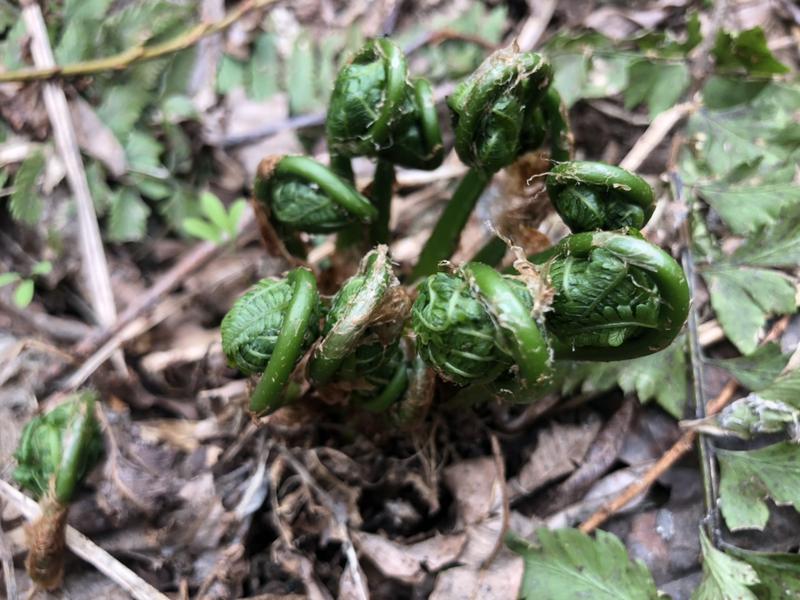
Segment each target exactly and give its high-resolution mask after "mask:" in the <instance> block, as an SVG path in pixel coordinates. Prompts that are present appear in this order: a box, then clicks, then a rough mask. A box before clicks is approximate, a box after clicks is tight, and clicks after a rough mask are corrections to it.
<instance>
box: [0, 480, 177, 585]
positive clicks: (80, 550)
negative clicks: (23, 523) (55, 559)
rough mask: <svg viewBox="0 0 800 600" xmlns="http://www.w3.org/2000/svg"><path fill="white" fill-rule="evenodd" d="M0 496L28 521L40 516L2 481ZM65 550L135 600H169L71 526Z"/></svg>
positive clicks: (32, 503)
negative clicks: (83, 561) (91, 566)
mask: <svg viewBox="0 0 800 600" xmlns="http://www.w3.org/2000/svg"><path fill="white" fill-rule="evenodd" d="M0 496H2V497H3V498H5V500H6V501H7V502H8V503H9V504H11V505H13V506H14V508H16V509H17V510H18V511H19V512H21V513H22V515H23V516H24V517H25V518H26V519H27V520H28V521H34V520H36V519H38V518H39V516H40V515H41V510H40V509H39V505H38V504H37V503H36V502H35V501H34V500H32V499H31V498H28V497H27V496H26V495H25V494H23V493H22V492H20V491H19V490H17V489H16V488H15V487H13V486H11V485H9V484H8V483H7V482H5V481H3V480H0ZM67 547H68V548H69V549H70V550H72V552H73V553H75V554H76V555H77V556H79V557H80V558H82V559H83V560H85V561H86V562H88V563H90V564H91V565H93V566H94V567H95V568H96V569H97V570H98V571H100V572H101V573H103V574H104V575H105V576H106V577H108V578H109V579H111V580H112V581H114V582H115V583H116V584H117V585H119V586H120V587H121V588H122V589H124V590H125V591H126V592H128V593H129V594H130V595H131V596H133V597H134V598H136V599H137V600H168V598H167V596H165V595H164V594H162V593H161V592H159V591H158V590H157V589H155V588H154V587H152V586H151V585H150V584H149V583H147V582H146V581H145V580H144V579H142V578H141V577H139V576H138V575H137V574H136V573H134V572H133V571H131V570H130V569H129V568H128V567H126V566H125V565H123V564H122V563H121V562H119V561H118V560H117V559H116V558H114V557H113V556H111V555H110V554H109V553H108V552H106V551H105V550H103V549H102V548H100V546H98V545H96V544H95V543H94V542H92V540H90V539H89V538H87V537H86V536H85V535H83V534H82V533H81V532H79V531H77V530H76V529H73V528H72V527H70V526H67Z"/></svg>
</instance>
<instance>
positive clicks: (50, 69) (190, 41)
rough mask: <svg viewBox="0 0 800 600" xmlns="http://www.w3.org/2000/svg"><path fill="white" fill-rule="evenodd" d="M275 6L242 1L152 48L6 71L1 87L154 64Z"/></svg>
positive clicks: (266, 1)
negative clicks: (216, 18)
mask: <svg viewBox="0 0 800 600" xmlns="http://www.w3.org/2000/svg"><path fill="white" fill-rule="evenodd" d="M275 2H277V0H245V1H244V2H242V3H241V4H239V6H237V7H236V8H234V9H233V10H231V11H230V12H229V13H228V14H227V15H225V17H224V18H223V19H220V20H219V21H215V22H213V23H200V24H198V25H196V26H195V27H193V28H192V29H190V30H189V31H186V32H185V33H182V34H180V35H178V36H176V37H174V38H172V39H171V40H167V41H166V42H162V43H160V44H153V45H152V46H145V45H143V44H140V45H138V46H134V47H133V48H128V49H127V50H124V51H123V52H120V53H119V54H115V55H113V56H106V57H104V58H95V59H92V60H88V61H85V62H79V63H74V64H71V65H64V66H58V65H56V64H55V62H54V61H51V64H46V65H39V64H37V65H36V66H37V68H35V69H20V70H18V71H6V72H5V73H0V83H2V82H6V81H36V80H40V79H52V78H53V77H75V76H80V75H94V74H95V73H101V72H103V71H119V70H122V69H126V68H127V67H130V66H131V65H132V64H134V63H137V62H142V61H146V60H153V59H156V58H161V57H162V56H166V55H168V54H173V53H175V52H180V51H181V50H185V49H186V48H189V47H191V46H193V45H194V44H196V43H197V42H199V41H200V40H201V39H203V38H204V37H208V36H210V35H214V34H215V33H219V32H220V31H223V30H225V29H227V28H228V27H230V26H231V25H233V24H234V23H235V22H236V21H238V20H239V19H241V18H242V17H243V16H244V15H246V14H247V13H249V12H250V11H252V10H255V9H258V8H263V7H265V6H267V5H269V4H274V3H275ZM34 62H35V61H34Z"/></svg>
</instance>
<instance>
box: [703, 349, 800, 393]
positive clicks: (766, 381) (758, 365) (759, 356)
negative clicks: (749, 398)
mask: <svg viewBox="0 0 800 600" xmlns="http://www.w3.org/2000/svg"><path fill="white" fill-rule="evenodd" d="M709 362H711V363H712V364H714V365H717V366H718V367H722V368H723V369H725V370H726V371H728V372H729V373H730V374H731V375H733V376H734V377H735V378H736V379H737V381H739V383H741V384H742V385H743V386H745V387H746V388H747V389H750V390H753V391H754V392H757V391H759V390H763V389H765V388H767V387H769V385H770V384H771V383H772V382H773V381H775V379H776V378H777V377H778V375H780V374H781V371H783V369H784V367H786V363H788V362H789V356H788V355H786V354H783V353H782V352H781V347H780V346H779V345H778V344H776V343H774V342H770V343H768V344H764V345H763V346H760V347H759V348H758V349H757V350H756V351H755V352H753V353H752V354H748V355H747V356H740V357H738V358H727V359H716V360H714V359H712V360H710V361H709Z"/></svg>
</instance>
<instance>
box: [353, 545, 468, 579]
mask: <svg viewBox="0 0 800 600" xmlns="http://www.w3.org/2000/svg"><path fill="white" fill-rule="evenodd" d="M353 541H354V542H355V544H356V547H357V548H358V550H359V553H360V554H361V555H362V556H366V557H367V558H369V559H370V560H371V561H372V563H373V564H374V565H375V567H377V569H378V570H379V571H380V572H381V573H383V574H384V575H385V576H386V577H391V578H392V579H397V580H399V581H402V582H404V583H408V584H411V585H413V584H419V583H422V581H423V580H424V578H425V574H426V572H435V571H437V570H439V569H441V568H442V567H444V566H445V565H446V564H447V563H450V562H453V561H455V560H456V558H458V556H459V555H460V554H461V551H462V550H463V548H464V545H465V544H466V542H467V535H466V534H464V533H460V534H454V535H436V536H434V537H432V538H428V539H427V540H423V541H421V542H417V543H415V544H400V543H398V542H395V541H392V540H390V539H387V538H386V537H384V536H382V535H376V534H374V533H366V532H354V533H353Z"/></svg>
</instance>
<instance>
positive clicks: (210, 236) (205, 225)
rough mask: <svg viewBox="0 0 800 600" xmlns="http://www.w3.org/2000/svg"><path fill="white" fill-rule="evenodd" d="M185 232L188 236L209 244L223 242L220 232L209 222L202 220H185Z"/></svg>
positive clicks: (191, 218)
mask: <svg viewBox="0 0 800 600" xmlns="http://www.w3.org/2000/svg"><path fill="white" fill-rule="evenodd" d="M183 230H184V231H185V232H186V233H187V234H188V235H191V236H193V237H196V238H199V239H201V240H206V241H208V242H214V243H215V244H219V243H220V242H221V241H222V235H221V234H220V230H219V229H218V228H217V227H214V226H213V225H212V224H211V223H209V222H208V221H204V220H202V219H196V218H194V217H188V218H186V219H184V220H183Z"/></svg>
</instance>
